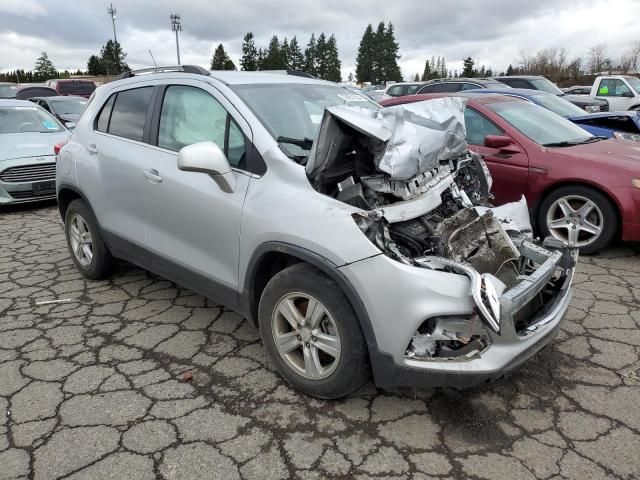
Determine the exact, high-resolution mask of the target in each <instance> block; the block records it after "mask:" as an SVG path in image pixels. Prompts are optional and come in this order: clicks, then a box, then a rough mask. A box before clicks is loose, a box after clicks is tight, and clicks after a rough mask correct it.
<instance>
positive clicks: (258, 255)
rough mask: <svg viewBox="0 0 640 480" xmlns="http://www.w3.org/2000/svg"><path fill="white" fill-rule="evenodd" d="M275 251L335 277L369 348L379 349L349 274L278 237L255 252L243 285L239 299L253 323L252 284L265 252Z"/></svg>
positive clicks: (326, 260) (255, 319)
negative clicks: (278, 239) (353, 312)
mask: <svg viewBox="0 0 640 480" xmlns="http://www.w3.org/2000/svg"><path fill="white" fill-rule="evenodd" d="M273 252H277V253H284V254H287V255H290V256H292V257H295V258H298V259H300V260H301V261H303V262H306V263H308V264H310V265H313V266H314V267H315V268H317V269H318V270H320V271H321V272H323V273H324V274H325V275H327V276H328V277H329V278H331V279H332V280H333V281H335V282H336V283H337V284H338V286H339V287H340V288H341V289H342V291H343V292H344V293H345V295H346V296H347V299H348V300H349V302H350V303H351V306H352V307H353V309H354V311H355V313H356V316H357V317H358V321H359V322H360V328H361V330H362V333H363V334H364V337H365V340H366V341H367V345H368V347H369V351H370V352H371V351H372V348H373V349H375V350H376V351H377V345H378V343H377V341H376V337H375V333H374V331H373V328H372V326H371V320H370V318H369V314H368V313H367V310H366V308H365V306H364V304H363V303H362V300H361V299H360V296H359V295H358V293H357V291H356V289H355V288H354V287H353V285H351V282H349V280H348V279H347V277H346V276H345V275H344V274H343V273H342V272H341V271H340V270H338V265H336V264H334V263H333V262H332V261H331V260H328V259H327V258H325V257H323V256H321V255H318V254H317V253H315V252H313V251H311V250H307V249H306V248H303V247H299V246H297V245H292V244H290V243H285V242H278V241H272V242H266V243H263V244H261V245H260V246H259V247H258V248H257V249H256V250H255V251H254V252H253V254H252V256H251V259H250V260H249V263H248V266H247V272H246V275H245V280H244V288H243V291H242V295H241V300H240V302H241V311H242V312H243V313H245V314H246V315H247V316H248V317H249V318H251V319H252V320H253V321H254V323H257V318H256V316H257V315H256V314H257V304H256V302H254V301H253V298H254V297H255V289H254V287H253V285H254V283H255V279H256V275H257V274H258V269H257V267H258V264H259V263H260V260H261V259H262V258H263V257H264V255H266V254H268V253H273Z"/></svg>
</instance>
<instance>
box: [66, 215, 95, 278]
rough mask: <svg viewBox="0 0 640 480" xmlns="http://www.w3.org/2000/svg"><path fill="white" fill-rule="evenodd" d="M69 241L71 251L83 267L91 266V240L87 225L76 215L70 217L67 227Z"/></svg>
mask: <svg viewBox="0 0 640 480" xmlns="http://www.w3.org/2000/svg"><path fill="white" fill-rule="evenodd" d="M69 239H70V241H71V250H72V251H73V255H74V256H75V257H76V260H78V263H79V264H80V265H82V266H83V267H88V266H89V265H91V261H92V260H93V239H92V238H91V232H90V231H89V227H88V226H87V223H86V222H85V221H84V218H82V217H81V216H80V215H78V214H74V215H73V216H72V217H71V224H70V225H69Z"/></svg>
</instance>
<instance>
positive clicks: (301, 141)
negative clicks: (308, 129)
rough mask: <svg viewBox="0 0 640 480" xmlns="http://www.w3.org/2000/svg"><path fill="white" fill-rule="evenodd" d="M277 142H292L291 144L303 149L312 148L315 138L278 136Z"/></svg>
mask: <svg viewBox="0 0 640 480" xmlns="http://www.w3.org/2000/svg"><path fill="white" fill-rule="evenodd" d="M276 142H278V143H290V144H291V145H296V146H298V147H300V148H301V149H303V150H311V147H312V146H313V139H311V138H307V137H305V138H291V137H278V138H276Z"/></svg>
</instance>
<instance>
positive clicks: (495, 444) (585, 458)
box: [0, 204, 640, 480]
mask: <svg viewBox="0 0 640 480" xmlns="http://www.w3.org/2000/svg"><path fill="white" fill-rule="evenodd" d="M0 225H1V228H0V478H3V479H4V478H23V477H24V478H34V479H38V480H40V479H55V478H62V477H64V478H70V479H73V480H80V479H93V478H96V479H107V478H108V479H119V478H127V479H129V480H137V479H152V478H164V479H170V480H174V479H176V480H177V479H197V478H202V479H245V480H252V479H272V478H273V479H285V478H303V479H320V478H327V477H333V478H357V479H360V478H372V477H380V478H397V479H409V478H412V479H428V478H477V479H513V478H518V479H546V478H576V479H602V478H626V479H630V478H639V477H640V361H639V353H640V333H639V332H640V329H639V327H640V281H639V280H640V257H639V256H638V254H636V253H635V252H634V250H633V247H631V246H624V247H616V248H613V249H609V250H608V251H606V252H604V253H602V254H601V255H598V256H592V257H582V258H581V259H580V263H579V266H578V274H577V276H576V280H575V288H574V298H573V301H572V306H571V308H570V310H569V312H568V316H567V319H566V321H565V323H564V326H563V328H562V331H561V332H560V334H559V336H558V338H557V339H556V340H555V341H554V342H553V344H552V345H551V346H550V347H549V348H547V349H545V350H544V351H543V352H541V353H540V354H539V355H537V356H536V357H534V358H533V359H532V360H531V361H529V362H527V363H525V364H524V365H523V366H522V367H521V368H520V369H519V370H517V371H516V372H514V373H512V374H511V375H510V376H509V377H508V378H506V379H503V380H501V381H499V382H497V383H495V384H492V385H488V386H485V387H482V388H477V389H473V390H467V391H463V392H458V391H453V390H448V389H434V390H420V389H402V390H394V391H386V390H381V389H376V388H375V387H374V386H373V385H372V384H371V383H367V384H366V385H365V386H364V387H363V388H361V389H360V390H359V391H357V392H355V393H354V394H353V395H352V396H351V397H349V398H348V399H345V400H340V401H333V402H327V401H320V400H316V399H312V398H309V397H306V396H304V395H301V394H299V393H297V392H295V391H294V390H292V389H291V388H289V387H288V386H287V385H286V384H285V383H284V382H283V381H282V380H281V379H280V377H278V376H277V375H276V374H275V373H274V371H273V370H272V369H271V367H270V366H269V363H268V361H267V358H266V356H265V352H264V349H263V348H262V345H261V343H260V341H259V337H258V332H257V331H256V329H255V328H254V327H253V326H252V325H251V324H249V322H247V321H244V320H243V319H242V318H240V317H239V316H237V315H235V314H234V313H232V312H229V311H225V310H224V309H221V308H220V307H219V306H217V305H215V304H212V303H211V302H209V301H207V300H205V299H204V298H202V297H200V296H198V295H195V294H193V293H192V292H190V291H188V290H186V289H182V288H180V287H178V286H176V285H174V284H172V283H170V282H168V281H166V280H164V279H162V278H159V277H156V276H154V275H152V274H150V273H147V272H145V271H143V270H140V269H138V268H135V267H133V266H131V265H127V264H122V265H121V266H120V267H119V269H118V272H117V274H115V275H113V276H112V277H111V279H110V280H107V281H88V280H85V279H84V278H83V277H81V275H80V274H79V273H78V271H77V270H76V268H75V267H74V265H73V263H72V261H71V260H70V258H69V254H68V252H67V248H66V244H65V240H64V235H63V231H62V226H61V222H60V219H59V215H58V213H57V210H56V207H55V206H53V205H51V204H48V205H44V206H43V205H39V206H29V207H19V208H16V207H14V208H12V209H5V210H3V211H0ZM53 299H71V302H68V303H58V304H49V305H42V306H38V305H36V302H38V301H45V300H53ZM184 372H191V373H192V374H193V379H192V380H191V381H183V380H182V374H183V373H184Z"/></svg>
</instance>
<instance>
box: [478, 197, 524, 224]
mask: <svg viewBox="0 0 640 480" xmlns="http://www.w3.org/2000/svg"><path fill="white" fill-rule="evenodd" d="M476 210H477V211H478V213H479V214H480V215H483V214H484V213H486V212H487V211H488V210H489V208H486V207H476ZM490 210H491V211H492V212H493V214H494V215H495V217H496V218H497V219H498V220H499V221H500V223H501V224H502V228H504V229H505V230H507V231H512V232H520V233H527V234H531V233H532V232H533V229H532V228H531V220H530V217H529V207H528V205H527V199H526V198H525V197H524V195H523V196H522V198H521V199H520V200H518V201H517V202H511V203H505V204H504V205H500V206H499V207H494V208H491V209H490Z"/></svg>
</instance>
